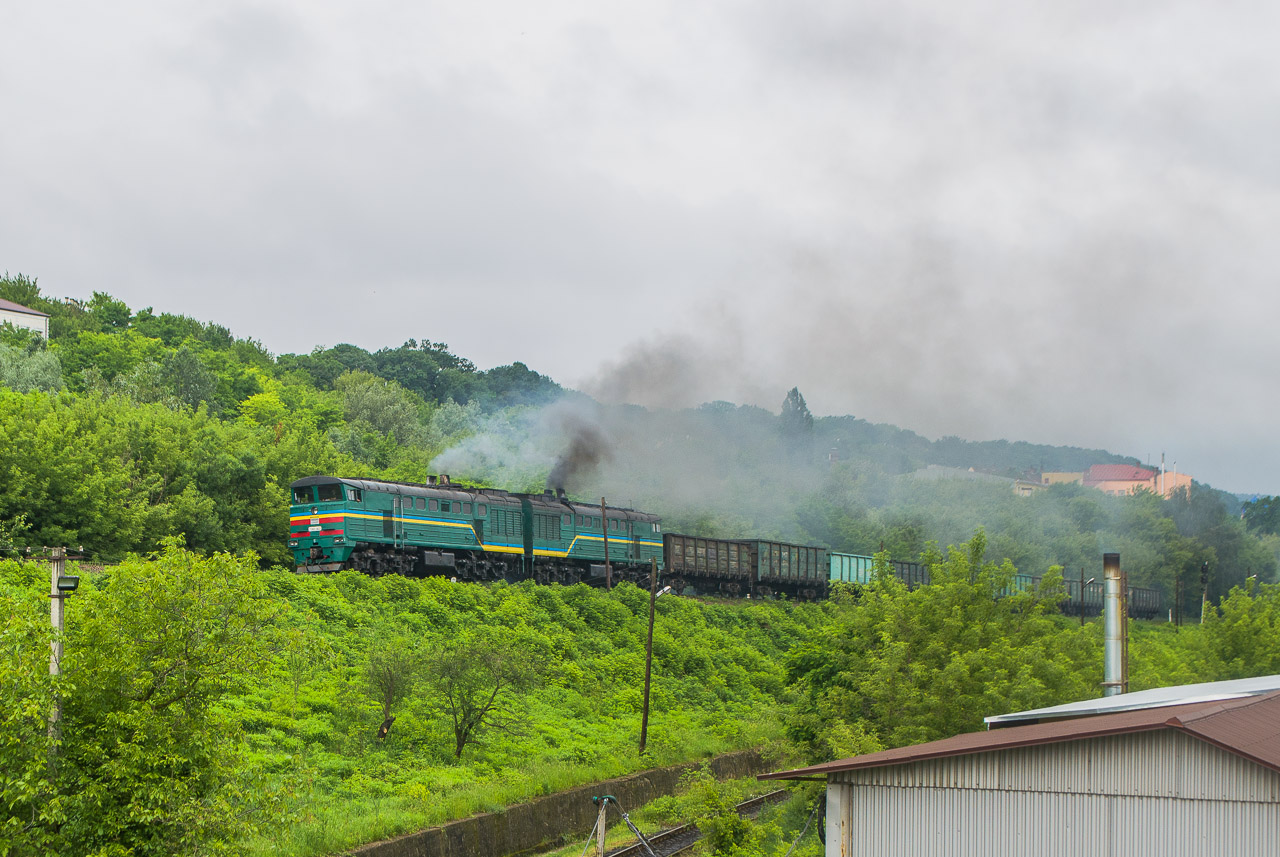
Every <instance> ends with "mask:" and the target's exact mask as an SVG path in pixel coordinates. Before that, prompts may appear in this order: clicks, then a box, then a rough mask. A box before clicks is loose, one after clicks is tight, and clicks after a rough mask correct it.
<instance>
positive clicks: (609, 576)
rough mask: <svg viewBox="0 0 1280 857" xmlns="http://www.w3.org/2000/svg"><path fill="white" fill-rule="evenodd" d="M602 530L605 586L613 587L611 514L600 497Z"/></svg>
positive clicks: (606, 587) (607, 587)
mask: <svg viewBox="0 0 1280 857" xmlns="http://www.w3.org/2000/svg"><path fill="white" fill-rule="evenodd" d="M600 532H602V533H604V588H605V589H606V590H609V589H613V569H612V568H611V567H610V566H609V516H608V513H607V510H606V508H605V505H604V498H603V497H601V498H600Z"/></svg>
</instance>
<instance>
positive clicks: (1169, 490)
mask: <svg viewBox="0 0 1280 857" xmlns="http://www.w3.org/2000/svg"><path fill="white" fill-rule="evenodd" d="M1083 482H1084V485H1085V487H1088V488H1097V489H1098V490H1099V491H1103V492H1105V493H1107V494H1115V495H1123V494H1133V493H1134V492H1135V491H1139V490H1142V491H1150V492H1151V493H1152V494H1159V495H1160V496H1162V497H1171V496H1173V493H1174V492H1175V491H1177V490H1178V489H1180V488H1186V489H1187V490H1188V491H1190V490H1191V477H1190V476H1188V475H1187V474H1185V473H1174V472H1170V471H1165V472H1164V473H1161V472H1160V471H1158V470H1152V469H1151V468H1149V467H1137V466H1135V465H1132V464H1094V465H1092V466H1091V467H1090V468H1089V469H1088V470H1086V471H1085V472H1084V479H1083Z"/></svg>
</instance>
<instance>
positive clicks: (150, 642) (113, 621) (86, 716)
mask: <svg viewBox="0 0 1280 857" xmlns="http://www.w3.org/2000/svg"><path fill="white" fill-rule="evenodd" d="M256 566H257V562H256V558H255V557H253V556H252V555H246V556H243V557H233V556H230V555H227V554H218V555H215V556H211V557H208V558H202V557H199V556H197V555H195V554H193V553H191V552H189V551H187V550H185V549H183V548H182V547H180V546H179V545H178V544H177V543H176V542H170V543H168V544H167V545H166V546H165V548H164V549H163V551H162V552H160V553H159V554H157V555H156V556H155V557H153V558H152V559H149V560H144V559H139V558H131V559H129V560H127V561H125V562H124V563H122V564H120V565H117V566H115V567H113V568H112V570H111V571H110V573H109V575H108V576H107V577H106V578H105V579H104V580H103V582H102V585H101V586H99V587H94V588H91V589H88V590H87V591H85V592H84V593H83V594H82V595H80V596H78V597H77V600H76V602H73V604H74V614H73V617H72V618H71V620H70V621H69V634H68V641H67V647H66V654H65V656H64V669H65V671H66V674H67V676H68V678H69V680H70V681H71V682H73V683H74V684H75V692H74V693H71V694H68V695H67V697H66V700H65V704H64V711H65V719H64V728H63V735H64V738H63V745H62V748H61V754H60V760H59V768H58V778H59V779H58V791H59V793H60V794H61V795H62V796H63V801H64V805H65V807H66V813H65V821H63V823H62V825H61V827H60V828H59V830H58V836H59V838H60V840H61V842H62V843H63V847H62V848H61V849H60V851H61V853H64V854H92V853H97V852H98V851H99V850H101V849H107V848H111V847H114V848H117V849H119V851H118V853H122V854H123V853H130V854H134V855H137V857H143V855H157V857H159V855H175V854H197V853H199V854H208V853H221V852H226V853H232V852H233V851H234V849H233V848H232V847H231V846H230V844H229V837H230V836H232V835H233V834H234V833H235V832H236V831H238V830H239V829H241V827H242V825H243V824H244V819H243V817H242V805H243V803H244V802H245V800H246V799H247V796H246V795H245V794H244V793H243V792H242V791H241V788H242V784H241V783H240V781H239V775H240V772H241V769H242V765H243V763H244V759H243V755H242V750H241V746H240V744H241V741H240V736H239V732H238V730H237V729H236V727H235V724H234V721H233V720H232V719H231V718H230V717H228V715H227V712H226V711H225V709H224V708H222V706H221V703H222V702H223V701H224V700H226V699H228V698H229V697H230V696H232V695H234V694H236V693H241V692H243V691H244V690H245V689H246V688H247V686H248V683H249V682H250V681H251V679H252V677H253V676H254V675H255V674H256V673H257V672H258V671H260V670H261V669H262V667H263V666H265V664H266V663H267V658H268V655H269V651H268V646H267V630H268V628H269V623H270V622H271V619H272V617H273V616H274V615H275V613H276V612H277V608H276V606H275V604H274V603H273V602H272V601H271V600H269V599H268V598H267V593H266V590H265V589H264V587H263V586H262V583H261V581H260V579H259V576H258V573H257V570H256ZM82 589H85V588H84V587H82Z"/></svg>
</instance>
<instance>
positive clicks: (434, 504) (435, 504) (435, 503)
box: [427, 500, 440, 512]
mask: <svg viewBox="0 0 1280 857" xmlns="http://www.w3.org/2000/svg"><path fill="white" fill-rule="evenodd" d="M427 509H428V510H429V511H432V512H437V511H439V510H440V501H439V500H432V501H430V502H429V503H427Z"/></svg>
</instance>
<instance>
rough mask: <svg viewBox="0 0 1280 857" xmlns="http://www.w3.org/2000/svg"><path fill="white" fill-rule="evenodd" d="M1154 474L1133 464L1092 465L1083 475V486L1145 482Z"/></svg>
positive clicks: (1154, 473)
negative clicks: (1103, 483)
mask: <svg viewBox="0 0 1280 857" xmlns="http://www.w3.org/2000/svg"><path fill="white" fill-rule="evenodd" d="M1155 475H1156V472H1155V471H1154V470H1150V469H1148V468H1146V467H1138V466H1136V465H1133V464H1093V465H1090V467H1089V469H1088V470H1086V471H1085V474H1084V484H1085V485H1088V484H1090V483H1091V482H1146V481H1148V480H1149V479H1151V477H1153V476H1155Z"/></svg>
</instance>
